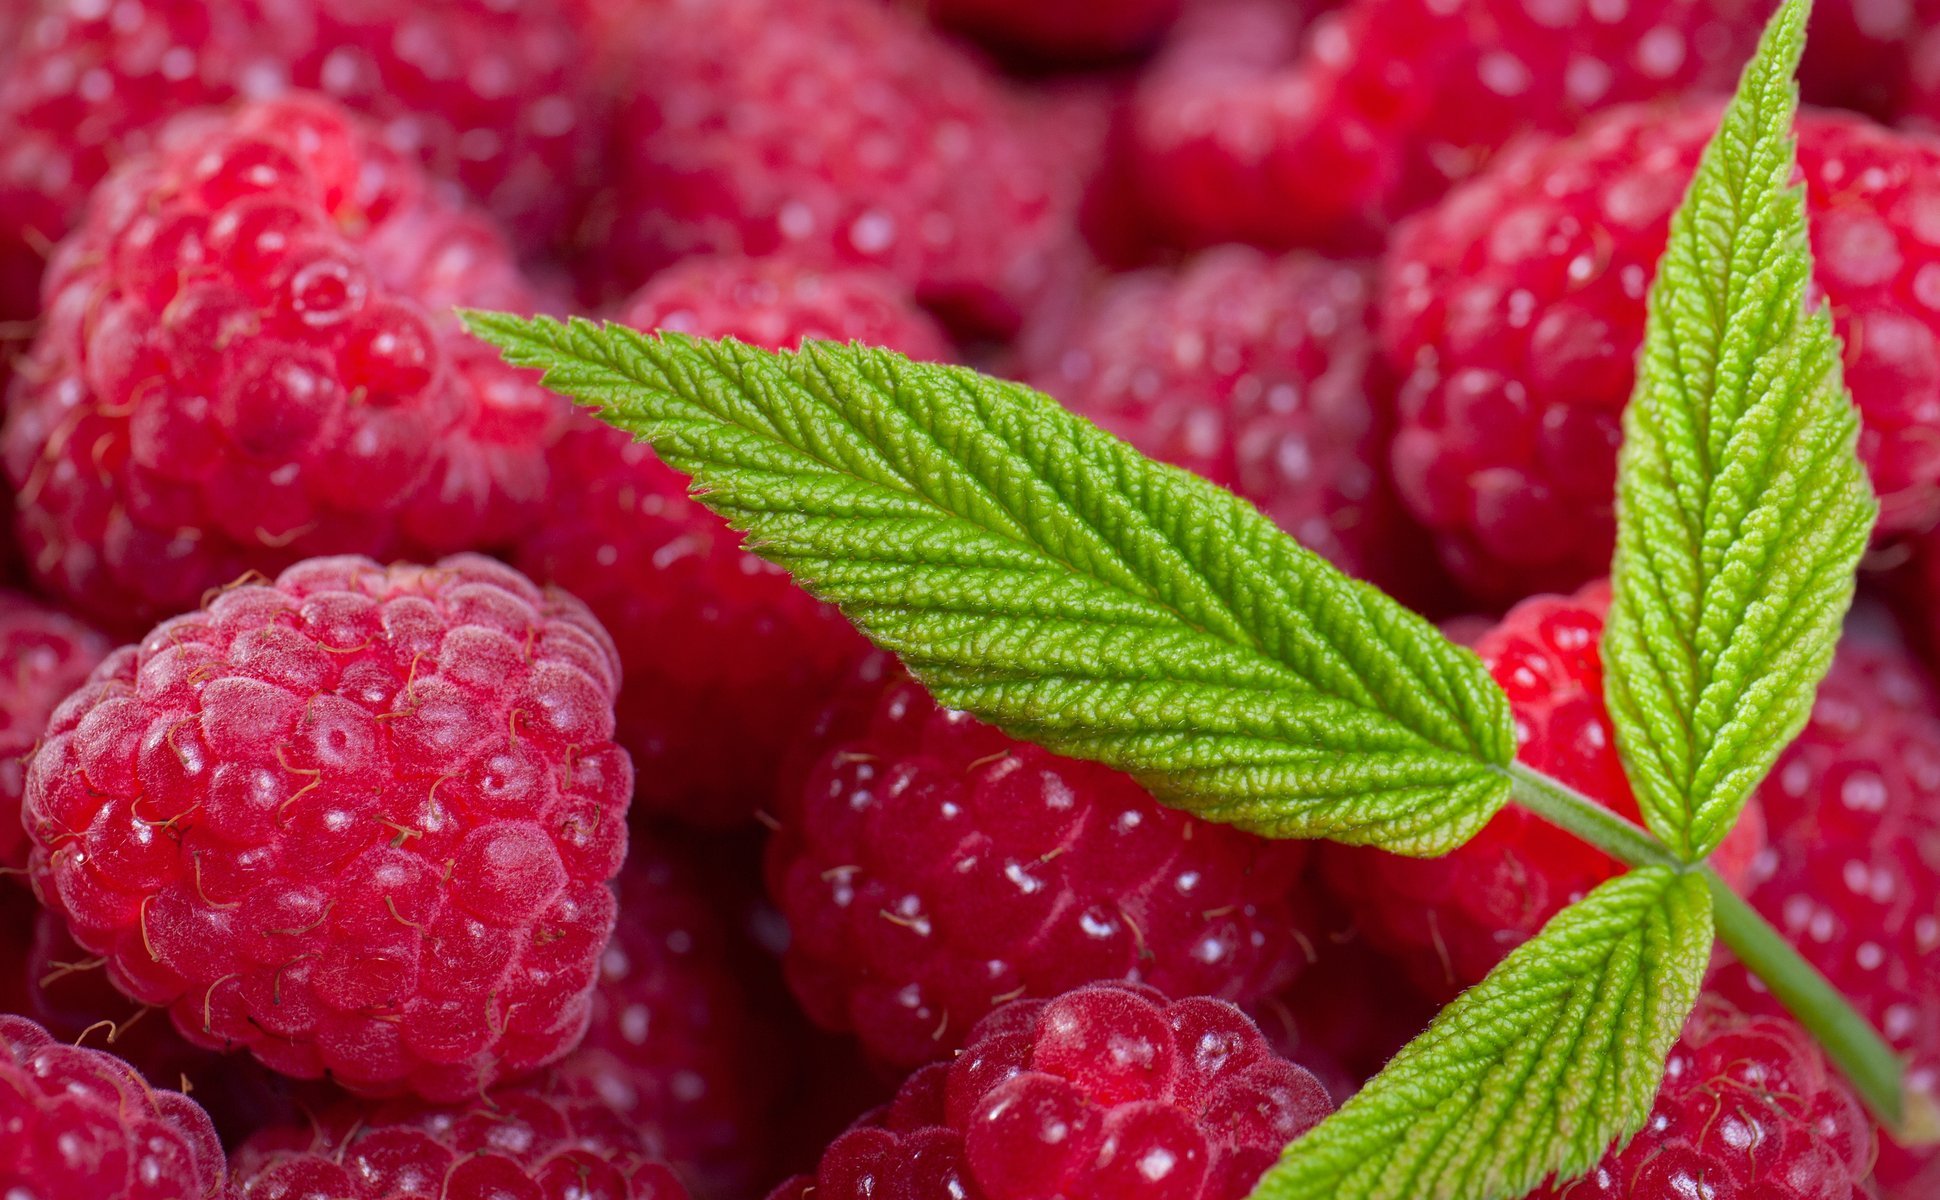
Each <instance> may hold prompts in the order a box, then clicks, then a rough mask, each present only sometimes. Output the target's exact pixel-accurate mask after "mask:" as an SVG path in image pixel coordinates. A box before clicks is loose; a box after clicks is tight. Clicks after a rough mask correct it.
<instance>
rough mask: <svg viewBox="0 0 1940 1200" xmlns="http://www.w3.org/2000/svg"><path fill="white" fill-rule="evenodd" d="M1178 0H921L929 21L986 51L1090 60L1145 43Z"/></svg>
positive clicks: (1168, 19)
mask: <svg viewBox="0 0 1940 1200" xmlns="http://www.w3.org/2000/svg"><path fill="white" fill-rule="evenodd" d="M1180 2H1181V0H1122V2H1121V3H1115V4H1099V3H1096V2H1095V0H925V3H924V8H925V9H926V10H927V11H928V13H929V15H930V17H931V19H932V20H935V21H936V22H937V23H939V24H942V25H946V26H948V27H950V28H952V29H955V30H957V31H958V32H960V33H964V34H968V35H969V36H971V37H974V38H977V39H979V40H981V41H983V42H985V43H987V44H988V45H990V46H991V48H992V49H995V50H1000V51H1010V52H1013V53H1016V54H1019V55H1022V56H1024V57H1026V58H1030V59H1052V60H1056V61H1060V62H1074V61H1075V62H1090V61H1095V60H1098V59H1108V58H1112V57H1115V56H1117V55H1121V54H1125V53H1128V52H1130V51H1135V50H1138V49H1140V48H1142V47H1144V46H1147V45H1150V44H1151V42H1152V41H1153V39H1155V38H1157V37H1158V36H1159V34H1160V33H1162V32H1163V31H1164V30H1165V27H1166V25H1167V24H1168V23H1170V22H1171V20H1172V18H1173V17H1174V16H1175V15H1177V13H1178V11H1179V7H1180Z"/></svg>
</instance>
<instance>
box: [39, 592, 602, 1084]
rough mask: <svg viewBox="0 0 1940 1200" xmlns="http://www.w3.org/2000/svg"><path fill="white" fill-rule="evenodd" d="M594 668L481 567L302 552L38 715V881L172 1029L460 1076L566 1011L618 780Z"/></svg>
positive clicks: (592, 943)
mask: <svg viewBox="0 0 1940 1200" xmlns="http://www.w3.org/2000/svg"><path fill="white" fill-rule="evenodd" d="M618 679H619V663H618V661H617V659H616V656H615V654H614V651H613V646H612V643H611V642H610V641H608V640H607V638H606V635H605V634H604V633H603V632H602V631H601V629H600V627H599V624H598V622H596V621H595V620H594V619H593V617H592V615H591V614H590V613H588V612H587V611H586V609H585V608H584V607H583V606H582V605H580V604H579V602H578V601H576V600H573V599H572V598H571V597H569V596H565V595H563V594H560V593H557V592H541V591H540V590H539V589H538V588H537V587H534V586H533V585H532V584H531V583H530V582H529V581H527V580H526V579H525V578H524V577H523V576H521V575H519V574H518V573H517V572H515V571H513V570H512V569H511V568H509V567H506V566H503V565H501V564H498V563H495V562H492V561H491V560H489V559H485V558H480V557H478V556H475V555H461V556H458V557H456V558H449V559H446V560H444V561H443V562H441V563H439V564H438V565H437V566H436V567H415V566H397V567H391V568H388V569H387V568H383V567H379V566H378V565H377V564H375V563H373V562H371V561H369V560H367V559H358V558H349V557H344V558H331V559H317V560H313V561H311V562H307V563H303V564H300V565H298V566H295V567H292V568H290V569H289V570H287V571H285V572H284V573H283V575H282V576H281V577H280V578H279V579H278V580H277V581H276V582H275V583H274V584H269V585H252V586H243V587H237V588H235V589H232V590H230V591H227V592H224V593H222V594H221V595H219V596H217V597H216V598H215V599H214V600H213V601H212V602H211V603H210V605H209V607H208V609H207V610H206V611H202V612H194V613H190V614H188V615H187V616H183V617H178V618H176V619H174V620H172V621H169V622H167V623H165V624H163V625H161V626H159V627H158V628H157V629H156V630H155V631H154V632H153V633H152V634H150V635H149V637H148V638H147V639H146V640H145V641H143V642H142V643H141V644H140V645H138V646H130V647H125V648H123V649H121V650H118V651H116V652H115V653H113V654H111V655H109V656H108V658H107V660H106V661H105V662H103V663H102V664H101V666H100V667H99V668H98V669H97V670H96V671H95V673H94V676H93V678H92V679H91V680H90V681H89V682H88V684H87V685H86V686H84V687H83V688H82V689H81V690H80V691H78V692H76V693H75V694H74V695H73V696H71V697H69V699H68V700H67V702H66V703H64V704H63V705H61V707H60V708H59V709H58V710H57V711H56V712H55V714H54V718H53V720H52V722H51V723H50V725H49V728H48V735H47V739H46V741H45V742H43V743H42V745H41V748H40V750H39V751H37V752H36V753H35V755H34V758H33V761H32V762H31V763H30V764H29V766H28V771H27V796H26V801H25V804H24V806H23V807H24V813H25V817H26V822H27V827H28V832H29V834H30V835H31V836H32V837H33V839H34V850H33V856H32V860H31V862H30V870H31V872H32V874H33V879H34V886H35V890H36V891H37V892H38V893H39V894H40V896H41V899H42V900H43V902H45V903H47V904H48V905H50V906H51V907H54V908H57V909H59V910H60V911H61V912H62V913H63V914H65V916H66V917H67V921H68V926H69V928H70V930H71V931H72V932H73V934H74V937H75V939H76V940H77V941H79V942H80V943H81V944H82V945H83V946H85V947H87V948H88V949H89V950H90V951H92V952H94V953H96V954H100V955H103V956H104V957H106V958H107V960H108V971H109V974H110V976H111V977H112V978H113V980H114V982H115V985H116V986H117V987H119V988H120V989H121V990H122V991H123V992H125V993H126V994H128V995H129V996H131V997H133V998H134V999H136V1000H139V1001H141V1002H143V1003H145V1004H154V1005H158V1006H167V1007H168V1008H169V1010H170V1015H171V1016H172V1017H173V1018H174V1020H175V1025H176V1028H177V1029H179V1030H180V1031H181V1032H182V1035H183V1036H184V1037H186V1038H188V1039H189V1040H190V1041H191V1042H193V1043H195V1044H197V1045H201V1046H206V1047H210V1048H228V1047H231V1046H242V1047H246V1048H248V1049H249V1050H251V1051H252V1052H254V1053H255V1055H256V1056H257V1057H258V1058H259V1059H261V1060H262V1061H263V1062H264V1063H266V1064H268V1065H269V1066H271V1067H273V1068H274V1069H276V1070H278V1071H281V1072H283V1073H284V1074H287V1075H292V1076H295V1077H298V1078H316V1077H318V1076H320V1075H323V1074H326V1073H328V1074H329V1075H330V1076H332V1077H334V1078H335V1079H336V1080H337V1081H338V1082H340V1083H342V1084H343V1085H344V1086H346V1087H348V1088H351V1089H352V1090H354V1091H358V1092H362V1093H369V1094H388V1093H396V1092H403V1091H409V1092H415V1093H417V1094H419V1095H423V1096H427V1097H430V1098H433V1099H448V1098H454V1097H461V1096H471V1095H475V1094H477V1091H478V1089H479V1088H480V1087H482V1086H485V1085H487V1084H490V1083H491V1082H492V1081H493V1080H495V1079H498V1078H501V1077H505V1076H509V1075H512V1074H515V1073H517V1072H520V1071H524V1070H528V1069H531V1068H533V1067H537V1066H539V1065H541V1064H543V1063H546V1062H550V1061H552V1060H553V1059H556V1058H558V1057H559V1056H561V1055H562V1054H564V1053H565V1052H566V1051H567V1050H570V1049H571V1048H572V1047H573V1045H574V1044H575V1043H577V1042H578V1040H579V1038H580V1035H581V1033H582V1032H583V1031H584V1029H585V1027H586V1021H587V1017H588V1013H589V1005H590V992H591V991H592V987H593V982H594V978H595V975H596V974H597V972H598V967H599V955H600V951H601V949H602V948H603V947H604V945H605V944H606V939H607V936H608V934H609V933H611V931H612V928H613V914H614V900H613V894H612V892H611V890H610V889H609V888H608V886H607V881H608V880H610V879H611V878H612V877H613V875H614V874H615V872H616V871H617V870H618V869H619V865H620V860H621V857H622V856H623V855H624V853H625V849H626V824H625V822H626V808H627V796H628V793H629V792H630V791H631V788H632V782H633V781H632V772H631V770H630V768H629V766H628V763H627V757H626V752H625V751H623V750H621V749H620V748H619V747H618V746H616V745H614V744H613V742H612V740H611V739H612V736H613V694H614V692H615V690H616V688H617V685H618Z"/></svg>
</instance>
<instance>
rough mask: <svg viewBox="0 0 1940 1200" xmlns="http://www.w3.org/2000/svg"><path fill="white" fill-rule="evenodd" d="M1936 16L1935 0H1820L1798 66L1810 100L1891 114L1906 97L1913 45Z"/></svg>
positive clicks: (1939, 7) (1886, 116) (1938, 16)
mask: <svg viewBox="0 0 1940 1200" xmlns="http://www.w3.org/2000/svg"><path fill="white" fill-rule="evenodd" d="M1936 21H1940V4H1935V3H1934V0H1817V2H1816V3H1814V4H1813V5H1812V27H1811V30H1810V35H1809V36H1808V37H1807V38H1806V40H1805V61H1804V62H1802V63H1801V64H1800V65H1799V86H1800V87H1801V89H1802V90H1803V91H1804V94H1805V101H1806V103H1807V104H1822V105H1829V106H1835V107H1838V108H1851V109H1857V110H1858V111H1860V112H1863V113H1865V114H1867V115H1868V116H1872V117H1878V118H1879V119H1881V120H1888V119H1890V118H1892V117H1893V116H1894V115H1896V114H1897V113H1898V112H1899V111H1900V110H1901V108H1902V106H1903V105H1905V103H1906V101H1907V91H1908V87H1909V83H1910V75H1909V66H1910V62H1911V53H1912V50H1913V47H1914V45H1915V44H1916V43H1917V42H1918V41H1919V40H1920V35H1921V32H1922V31H1923V30H1927V29H1931V28H1933V27H1934V23H1935V22H1936Z"/></svg>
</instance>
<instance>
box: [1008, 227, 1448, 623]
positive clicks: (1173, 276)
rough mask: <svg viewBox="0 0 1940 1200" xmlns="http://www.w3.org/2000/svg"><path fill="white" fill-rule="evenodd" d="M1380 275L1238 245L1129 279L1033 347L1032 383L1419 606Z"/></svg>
mask: <svg viewBox="0 0 1940 1200" xmlns="http://www.w3.org/2000/svg"><path fill="white" fill-rule="evenodd" d="M1373 290H1374V281H1373V278H1372V274H1371V272H1370V271H1369V270H1368V268H1367V267H1365V266H1364V265H1361V264H1356V263H1342V262H1332V261H1329V260H1326V259H1323V258H1319V257H1316V256H1312V255H1305V254H1292V255H1286V256H1281V257H1276V256H1272V255H1268V254H1265V253H1262V252H1260V251H1257V250H1253V249H1250V248H1247V247H1244V246H1226V247H1221V248H1219V249H1217V250H1212V251H1208V252H1206V253H1204V254H1201V255H1198V256H1196V257H1194V258H1192V259H1191V260H1189V261H1188V262H1187V263H1186V264H1185V265H1184V266H1183V267H1181V268H1179V269H1177V270H1167V269H1152V270H1146V271H1139V272H1134V273H1131V274H1127V275H1120V276H1117V277H1115V278H1113V279H1112V280H1111V281H1110V283H1108V284H1106V285H1105V286H1104V287H1103V288H1102V289H1100V291H1099V293H1098V294H1097V295H1096V296H1095V297H1094V298H1092V299H1091V300H1090V301H1089V302H1088V303H1086V304H1084V305H1083V306H1082V307H1081V308H1080V310H1079V311H1078V312H1077V314H1076V315H1075V316H1074V318H1073V319H1072V320H1070V321H1068V322H1065V323H1063V327H1060V326H1059V324H1058V323H1049V324H1047V326H1046V327H1045V328H1044V329H1042V330H1041V331H1033V332H1032V333H1031V334H1028V335H1026V340H1025V348H1024V352H1023V355H1022V362H1021V363H1020V369H1021V371H1022V374H1023V375H1024V377H1025V378H1026V379H1027V380H1028V381H1029V382H1030V383H1031V384H1033V385H1034V386H1036V387H1038V388H1040V389H1042V390H1044V391H1046V392H1048V393H1050V394H1051V395H1053V396H1055V397H1056V398H1057V399H1058V401H1059V402H1060V403H1062V404H1064V405H1065V406H1066V407H1068V408H1070V409H1072V410H1073V411H1074V412H1077V413H1080V414H1082V415H1083V416H1086V417H1088V418H1090V419H1091V420H1093V421H1095V422H1097V423H1098V424H1099V425H1101V426H1103V427H1104V428H1105V429H1107V430H1110V431H1111V432H1112V433H1115V434H1117V435H1118V436H1120V437H1123V438H1125V439H1126V440H1127V441H1129V442H1131V443H1132V444H1133V445H1134V446H1136V447H1138V449H1139V450H1140V451H1141V452H1143V453H1145V454H1148V455H1151V456H1152V457H1154V458H1158V459H1160V460H1162V461H1165V462H1169V463H1171V464H1173V465H1174V466H1180V467H1184V468H1186V469H1187V470H1190V471H1193V472H1196V473H1197V474H1200V475H1203V476H1205V477H1206V478H1208V479H1210V480H1212V481H1213V482H1214V483H1217V484H1219V485H1221V486H1223V487H1228V488H1232V489H1233V490H1235V491H1237V492H1238V493H1239V494H1240V495H1242V496H1245V497H1246V498H1247V499H1249V500H1251V501H1253V502H1254V503H1255V504H1258V505H1259V506H1260V507H1261V508H1262V509H1263V510H1264V511H1265V512H1266V514H1267V515H1268V516H1270V517H1272V518H1273V519H1274V520H1275V521H1276V522H1278V523H1279V525H1280V527H1281V528H1283V529H1285V530H1286V531H1287V532H1288V533H1291V534H1293V535H1294V536H1295V537H1296V538H1299V539H1300V541H1301V543H1302V544H1304V545H1305V546H1307V547H1308V548H1309V549H1311V550H1314V551H1316V552H1318V553H1320V554H1322V555H1325V556H1326V557H1327V558H1329V559H1331V560H1333V561H1334V563H1335V564H1336V565H1338V566H1340V567H1341V568H1342V569H1344V570H1346V571H1348V572H1350V573H1351V574H1355V575H1358V576H1360V577H1362V578H1364V579H1369V580H1372V581H1373V582H1375V583H1377V584H1379V585H1381V586H1383V587H1386V588H1389V589H1391V590H1399V591H1401V592H1403V593H1406V594H1408V595H1409V598H1411V599H1417V598H1419V596H1418V594H1419V593H1423V592H1426V591H1428V590H1429V589H1427V588H1426V587H1424V586H1423V583H1424V582H1425V581H1424V580H1422V579H1421V578H1420V572H1421V565H1422V563H1423V560H1424V559H1425V558H1427V557H1428V555H1427V554H1426V553H1425V552H1426V551H1427V550H1428V546H1427V543H1426V540H1425V538H1424V536H1423V535H1422V533H1421V531H1420V530H1419V529H1418V528H1417V527H1415V526H1414V524H1413V522H1412V520H1411V519H1410V518H1409V517H1408V516H1407V514H1406V513H1405V512H1404V511H1403V510H1402V508H1401V506H1400V503H1399V501H1398V500H1397V499H1396V498H1395V496H1394V493H1393V491H1392V489H1391V488H1390V487H1389V485H1388V480H1387V471H1388V468H1387V461H1386V459H1387V447H1388V440H1389V438H1390V436H1391V435H1392V432H1393V428H1392V405H1393V388H1392V384H1391V382H1390V381H1389V378H1388V376H1387V372H1386V371H1385V369H1384V367H1383V364H1382V363H1381V361H1380V351H1379V348H1378V346H1377V345H1376V341H1375V335H1374V328H1373V315H1372V309H1373V305H1372V294H1373Z"/></svg>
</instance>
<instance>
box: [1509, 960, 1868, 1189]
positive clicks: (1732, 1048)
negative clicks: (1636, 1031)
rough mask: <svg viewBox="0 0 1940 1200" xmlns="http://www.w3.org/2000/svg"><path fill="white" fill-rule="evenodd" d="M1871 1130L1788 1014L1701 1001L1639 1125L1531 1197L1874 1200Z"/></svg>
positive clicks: (1707, 999) (1712, 999)
mask: <svg viewBox="0 0 1940 1200" xmlns="http://www.w3.org/2000/svg"><path fill="white" fill-rule="evenodd" d="M1872 1155H1873V1131H1872V1124H1871V1122H1869V1121H1868V1120H1867V1119H1866V1112H1865V1110H1864V1109H1863V1108H1861V1107H1860V1106H1859V1101H1858V1100H1856V1099H1854V1097H1853V1095H1852V1093H1851V1092H1849V1091H1847V1090H1846V1087H1845V1085H1844V1084H1843V1083H1842V1082H1840V1080H1839V1079H1838V1078H1837V1077H1835V1076H1834V1075H1833V1074H1832V1072H1831V1069H1830V1068H1829V1067H1828V1066H1827V1064H1826V1061H1825V1059H1824V1058H1823V1057H1822V1056H1821V1055H1820V1053H1819V1050H1818V1047H1817V1046H1815V1045H1814V1044H1813V1043H1812V1039H1811V1038H1810V1036H1808V1035H1807V1034H1806V1032H1805V1031H1804V1030H1803V1029H1800V1028H1799V1027H1798V1025H1796V1024H1795V1023H1793V1022H1792V1021H1791V1020H1789V1019H1787V1018H1782V1017H1780V1018H1774V1017H1755V1016H1748V1015H1746V1014H1744V1013H1742V1012H1739V1011H1738V1010H1737V1009H1735V1008H1733V1007H1732V1006H1731V1005H1729V1004H1727V1003H1725V1002H1722V1001H1720V1000H1718V999H1717V998H1715V997H1711V996H1706V997H1704V998H1702V999H1700V1000H1699V1002H1698V1009H1697V1011H1696V1012H1695V1013H1693V1014H1692V1016H1691V1019H1690V1020H1689V1021H1687V1022H1686V1023H1685V1025H1684V1032H1683V1034H1682V1036H1680V1037H1679V1039H1678V1042H1677V1045H1676V1046H1674V1047H1672V1049H1671V1053H1670V1059H1669V1061H1668V1062H1667V1063H1666V1064H1665V1067H1664V1084H1663V1087H1662V1088H1661V1089H1660V1090H1659V1091H1658V1093H1657V1103H1656V1105H1655V1106H1654V1107H1653V1108H1652V1109H1651V1113H1650V1119H1649V1121H1648V1122H1647V1123H1646V1124H1645V1125H1644V1128H1643V1130H1642V1131H1641V1132H1640V1133H1638V1134H1637V1136H1636V1137H1635V1138H1633V1139H1632V1140H1631V1142H1630V1144H1629V1145H1627V1146H1625V1147H1624V1148H1622V1149H1621V1150H1616V1149H1613V1150H1611V1151H1610V1152H1609V1153H1607V1154H1605V1155H1604V1156H1603V1161H1602V1162H1600V1163H1598V1164H1597V1165H1596V1166H1594V1167H1592V1168H1591V1169H1590V1170H1589V1172H1588V1173H1587V1174H1585V1175H1584V1176H1583V1177H1581V1178H1580V1179H1577V1180H1574V1181H1572V1182H1569V1183H1552V1184H1549V1185H1548V1186H1546V1187H1542V1188H1538V1189H1537V1190H1536V1191H1535V1192H1533V1193H1531V1194H1530V1197H1529V1200H1668V1198H1670V1197H1678V1198H1680V1200H1682V1198H1684V1197H1690V1198H1692V1200H1698V1198H1702V1200H1866V1198H1867V1197H1869V1196H1871V1195H1872V1194H1873V1192H1872V1189H1871V1188H1870V1187H1868V1186H1867V1183H1866V1178H1867V1171H1868V1169H1869V1168H1870V1167H1871V1165H1872Z"/></svg>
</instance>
